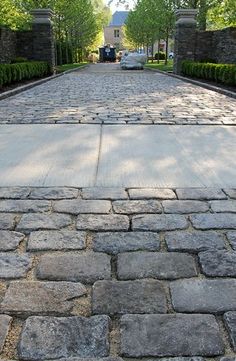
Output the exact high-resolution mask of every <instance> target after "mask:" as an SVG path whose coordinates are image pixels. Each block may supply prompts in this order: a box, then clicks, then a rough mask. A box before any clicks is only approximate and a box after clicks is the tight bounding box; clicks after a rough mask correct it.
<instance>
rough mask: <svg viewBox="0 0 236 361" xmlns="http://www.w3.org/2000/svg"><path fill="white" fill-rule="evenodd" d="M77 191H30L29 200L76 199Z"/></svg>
mask: <svg viewBox="0 0 236 361" xmlns="http://www.w3.org/2000/svg"><path fill="white" fill-rule="evenodd" d="M78 194H79V192H78V189H76V188H67V187H43V188H40V187H39V188H33V189H31V192H30V196H29V198H31V199H71V198H77V197H78Z"/></svg>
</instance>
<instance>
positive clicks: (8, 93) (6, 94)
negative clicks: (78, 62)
mask: <svg viewBox="0 0 236 361" xmlns="http://www.w3.org/2000/svg"><path fill="white" fill-rule="evenodd" d="M88 66H89V64H85V65H82V66H81V67H79V68H75V69H70V70H67V71H65V72H63V73H60V74H56V75H52V76H49V77H47V78H44V79H40V80H37V81H34V82H32V83H29V84H27V85H22V86H19V87H18V88H16V89H12V90H8V91H6V92H4V93H2V94H0V100H2V99H6V98H9V97H11V96H13V95H16V94H19V93H22V92H24V91H25V90H29V89H31V88H34V87H36V86H38V85H41V84H44V83H47V82H48V81H50V80H54V79H56V78H59V77H60V76H62V75H65V74H69V73H72V72H75V71H79V70H81V69H84V68H86V67H88Z"/></svg>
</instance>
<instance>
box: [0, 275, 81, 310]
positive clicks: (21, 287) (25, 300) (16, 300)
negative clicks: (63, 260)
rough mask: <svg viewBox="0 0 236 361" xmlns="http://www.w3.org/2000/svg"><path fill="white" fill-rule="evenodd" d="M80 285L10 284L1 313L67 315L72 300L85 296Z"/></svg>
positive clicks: (23, 282)
mask: <svg viewBox="0 0 236 361" xmlns="http://www.w3.org/2000/svg"><path fill="white" fill-rule="evenodd" d="M86 292H87V291H86V288H85V287H84V286H83V285H82V284H81V283H74V282H34V281H32V282H28V281H20V282H19V281H15V282H11V283H10V286H9V287H8V289H7V291H6V294H5V297H4V299H3V302H2V303H1V306H0V307H1V311H2V312H4V313H9V314H16V315H22V314H23V315H27V316H28V315H40V314H45V315H46V314H51V315H57V314H64V315H65V314H69V313H70V311H71V309H72V307H73V299H75V298H78V297H81V296H83V295H85V294H86Z"/></svg>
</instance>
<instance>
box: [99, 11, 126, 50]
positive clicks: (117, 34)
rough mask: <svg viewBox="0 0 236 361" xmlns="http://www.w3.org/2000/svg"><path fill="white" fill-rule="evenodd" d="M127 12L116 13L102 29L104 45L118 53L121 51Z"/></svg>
mask: <svg viewBox="0 0 236 361" xmlns="http://www.w3.org/2000/svg"><path fill="white" fill-rule="evenodd" d="M128 14H129V11H116V12H115V13H114V14H113V16H112V20H111V22H110V24H109V25H108V26H106V27H105V28H104V41H105V44H111V45H113V46H114V47H116V50H117V51H119V50H120V49H122V42H123V40H124V33H123V26H124V25H125V21H126V19H127V17H128Z"/></svg>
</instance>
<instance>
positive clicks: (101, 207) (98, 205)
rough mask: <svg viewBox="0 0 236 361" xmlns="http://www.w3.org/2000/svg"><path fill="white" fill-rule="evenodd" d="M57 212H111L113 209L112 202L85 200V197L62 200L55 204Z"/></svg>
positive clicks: (54, 207)
mask: <svg viewBox="0 0 236 361" xmlns="http://www.w3.org/2000/svg"><path fill="white" fill-rule="evenodd" d="M53 209H54V211H55V212H59V213H71V214H80V213H96V214H102V213H109V212H110V210H111V202H110V201H104V200H83V199H72V200H61V201H57V202H55V203H54V204H53Z"/></svg>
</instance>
